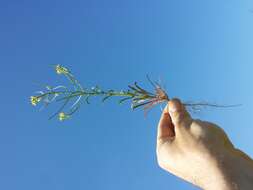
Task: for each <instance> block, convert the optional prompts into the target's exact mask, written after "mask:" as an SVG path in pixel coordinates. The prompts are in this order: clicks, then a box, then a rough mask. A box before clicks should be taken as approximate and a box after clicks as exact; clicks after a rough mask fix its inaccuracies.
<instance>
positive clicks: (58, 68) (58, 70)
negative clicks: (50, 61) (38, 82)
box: [55, 65, 69, 75]
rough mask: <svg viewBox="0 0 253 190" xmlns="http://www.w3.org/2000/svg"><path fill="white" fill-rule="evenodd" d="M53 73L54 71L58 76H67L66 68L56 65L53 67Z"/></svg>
mask: <svg viewBox="0 0 253 190" xmlns="http://www.w3.org/2000/svg"><path fill="white" fill-rule="evenodd" d="M55 71H56V73H57V74H59V75H61V74H68V73H69V71H68V69H67V68H65V67H62V66H60V65H56V66H55Z"/></svg>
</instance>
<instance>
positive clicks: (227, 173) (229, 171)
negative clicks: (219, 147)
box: [203, 149, 253, 190]
mask: <svg viewBox="0 0 253 190" xmlns="http://www.w3.org/2000/svg"><path fill="white" fill-rule="evenodd" d="M215 162H216V170H215V172H214V173H212V174H211V175H215V176H211V175H210V178H209V181H208V183H205V185H204V186H203V189H205V190H214V189H220V190H239V189H240V190H250V189H252V188H253V161H252V160H251V159H250V158H249V157H248V156H247V155H245V154H244V153H242V152H241V151H240V150H237V149H231V150H227V151H225V152H224V151H223V152H222V153H221V154H219V155H216V158H215Z"/></svg>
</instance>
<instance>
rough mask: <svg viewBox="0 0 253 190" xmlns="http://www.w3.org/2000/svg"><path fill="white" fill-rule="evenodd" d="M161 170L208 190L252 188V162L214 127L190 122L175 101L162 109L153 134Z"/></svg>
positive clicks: (200, 122)
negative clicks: (155, 139) (155, 138)
mask: <svg viewBox="0 0 253 190" xmlns="http://www.w3.org/2000/svg"><path fill="white" fill-rule="evenodd" d="M157 160H158V164H159V166H160V167H161V168H163V169H165V170H166V171H168V172H170V173H172V174H174V175H176V176H178V177H180V178H182V179H184V180H186V181H188V182H190V183H192V184H194V185H196V186H198V187H200V188H203V189H208V190H209V189H210V190H211V189H212V190H216V189H219V190H234V189H240V190H241V189H243V190H244V189H245V190H246V189H253V161H252V160H251V159H250V158H249V157H248V156H247V155H246V154H244V153H243V152H241V151H239V150H237V149H235V148H234V146H233V144H232V143H231V142H230V140H229V138H228V137H227V135H226V133H225V132H224V131H223V130H222V129H221V128H220V127H218V126H217V125H215V124H212V123H209V122H204V121H200V120H194V119H192V118H191V116H190V114H189V113H188V112H187V111H186V109H185V107H184V106H183V105H182V104H181V102H180V101H179V100H177V99H174V100H172V101H170V102H169V104H168V105H167V106H166V107H165V109H164V111H163V113H162V116H161V119H160V122H159V125H158V135H157Z"/></svg>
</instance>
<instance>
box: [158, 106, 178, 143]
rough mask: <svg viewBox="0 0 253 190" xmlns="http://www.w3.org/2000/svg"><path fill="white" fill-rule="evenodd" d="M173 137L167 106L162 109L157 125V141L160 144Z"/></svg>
mask: <svg viewBox="0 0 253 190" xmlns="http://www.w3.org/2000/svg"><path fill="white" fill-rule="evenodd" d="M174 136H175V131H174V125H173V124H172V121H171V118H170V114H169V112H168V105H167V106H166V107H165V108H164V110H163V113H162V115H161V119H160V122H159V124H158V131H157V140H158V142H160V143H162V142H164V141H167V140H171V139H173V137H174Z"/></svg>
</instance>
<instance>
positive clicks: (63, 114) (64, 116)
mask: <svg viewBox="0 0 253 190" xmlns="http://www.w3.org/2000/svg"><path fill="white" fill-rule="evenodd" d="M69 117H70V116H69V115H68V114H65V113H64V112H61V113H59V115H58V119H59V120H60V121H64V120H66V119H68V118H69Z"/></svg>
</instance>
